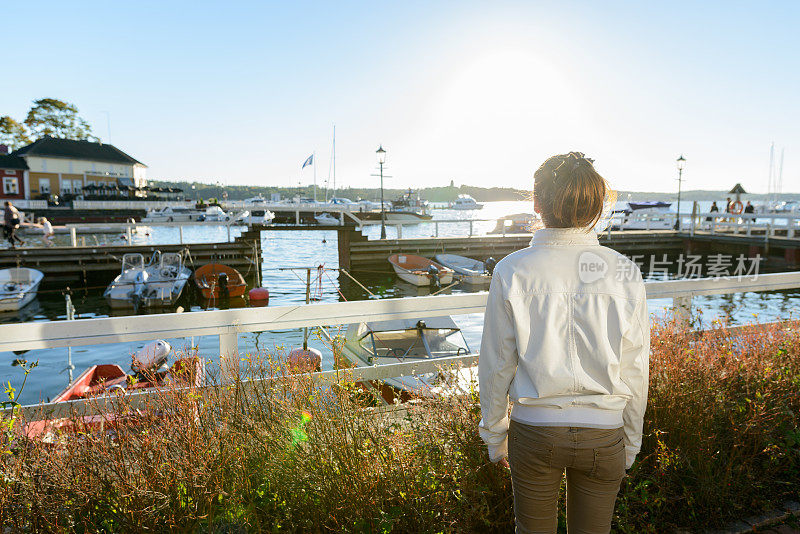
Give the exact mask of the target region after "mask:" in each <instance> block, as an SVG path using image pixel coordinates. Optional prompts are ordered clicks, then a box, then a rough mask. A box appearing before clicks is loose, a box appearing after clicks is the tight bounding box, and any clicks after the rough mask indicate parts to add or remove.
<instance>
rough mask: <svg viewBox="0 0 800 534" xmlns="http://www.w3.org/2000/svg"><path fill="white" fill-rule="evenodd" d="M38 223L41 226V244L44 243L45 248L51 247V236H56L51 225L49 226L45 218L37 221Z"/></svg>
mask: <svg viewBox="0 0 800 534" xmlns="http://www.w3.org/2000/svg"><path fill="white" fill-rule="evenodd" d="M39 222H40V223H41V225H42V243H44V246H46V247H52V246H53V236H54V235H56V233H55V232H54V231H53V225H52V224H50V221H48V220H47V217H42V218H41V219H39Z"/></svg>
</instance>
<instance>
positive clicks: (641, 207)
mask: <svg viewBox="0 0 800 534" xmlns="http://www.w3.org/2000/svg"><path fill="white" fill-rule="evenodd" d="M627 204H628V205H627V207H626V208H625V209H621V210H615V211H614V219H613V220H612V222H611V229H612V230H671V229H672V228H674V227H675V216H674V214H673V213H672V212H671V211H670V210H669V207H670V206H671V205H672V203H671V202H663V201H660V200H656V201H645V202H630V201H629V202H628V203H627Z"/></svg>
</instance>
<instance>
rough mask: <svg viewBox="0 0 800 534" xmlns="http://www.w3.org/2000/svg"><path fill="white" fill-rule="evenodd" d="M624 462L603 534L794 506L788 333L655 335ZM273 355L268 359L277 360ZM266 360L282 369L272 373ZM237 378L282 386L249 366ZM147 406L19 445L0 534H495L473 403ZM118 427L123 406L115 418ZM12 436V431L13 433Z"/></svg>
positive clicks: (266, 393) (343, 394)
mask: <svg viewBox="0 0 800 534" xmlns="http://www.w3.org/2000/svg"><path fill="white" fill-rule="evenodd" d="M652 346H653V351H652V356H651V389H650V404H649V408H648V412H647V416H646V423H645V424H646V428H645V434H646V435H645V440H644V448H643V452H642V454H641V456H640V460H639V461H638V462H637V464H636V465H635V467H634V469H633V470H632V471H631V473H630V476H629V477H628V478H627V479H626V481H625V482H624V484H623V488H622V491H621V495H620V499H619V501H618V506H617V514H616V518H615V529H616V530H619V531H624V532H645V531H653V532H663V531H665V530H670V529H672V528H675V527H683V528H690V529H693V530H695V529H697V530H699V529H701V528H705V527H713V526H719V525H722V524H724V523H725V522H726V521H728V520H730V519H732V518H741V517H743V516H749V515H752V513H753V512H755V511H757V510H759V509H762V508H769V507H770V506H772V505H775V504H779V503H781V502H782V501H783V500H785V499H787V498H794V499H795V500H796V499H797V491H798V489H797V488H798V487H800V470H799V468H800V444H799V443H800V432H798V425H797V422H798V417H799V416H800V415H799V414H800V333H798V332H797V331H794V330H779V329H776V328H773V329H768V330H766V331H763V332H758V333H753V334H747V335H743V336H739V337H732V336H731V335H730V334H729V333H728V332H727V330H725V329H724V328H716V329H714V330H712V331H711V332H709V333H707V334H705V335H703V336H701V337H699V338H695V337H694V336H693V335H692V334H691V332H688V331H686V330H683V329H680V328H677V327H676V326H675V325H674V324H672V323H669V322H664V323H658V324H656V325H654V327H653V333H652ZM278 356H280V355H278ZM278 359H280V358H278ZM243 365H244V367H245V368H246V369H245V373H244V374H245V375H248V376H259V375H261V376H269V375H271V374H273V373H275V372H278V373H280V369H278V368H276V366H275V365H274V362H273V360H272V359H270V358H268V357H266V356H259V355H256V356H251V357H248V358H247V359H246V361H245V362H244V363H243ZM211 382H212V385H211V386H210V387H208V388H207V389H206V390H205V391H204V392H203V393H202V394H201V393H200V392H196V391H195V392H192V391H189V392H182V393H180V394H178V393H175V392H171V391H163V392H162V393H161V394H160V395H159V398H158V406H156V407H154V409H153V410H151V411H148V412H147V413H146V414H145V417H146V418H147V421H146V422H147V424H144V425H137V426H127V427H126V426H123V427H121V428H118V429H116V430H114V431H103V432H98V431H87V432H70V433H65V434H64V435H63V436H61V437H60V438H59V439H58V440H57V443H56V444H50V445H47V444H43V443H41V442H32V441H26V440H24V439H21V438H19V437H17V438H16V439H14V440H13V441H12V442H11V443H10V449H9V450H8V451H7V453H6V454H3V455H2V459H0V469H2V472H3V475H4V477H3V480H2V481H0V516H2V517H0V523H1V524H3V525H8V526H11V527H12V528H13V529H17V530H19V531H24V532H33V531H35V532H40V531H41V532H63V531H79V532H98V531H105V532H128V531H132V532H167V531H170V532H172V531H201V532H240V531H241V532H245V531H247V532H284V531H287V532H294V531H302V532H305V531H310V532H317V531H345V532H491V531H501V532H508V531H510V530H511V529H512V525H513V516H512V512H511V496H510V493H511V491H510V490H511V487H510V480H509V478H508V475H507V474H506V473H505V472H504V471H502V470H501V469H499V468H497V467H496V466H493V465H490V464H488V463H487V460H486V456H485V450H484V447H483V444H482V443H481V441H480V438H479V437H478V435H477V422H478V420H479V418H480V413H479V408H478V404H477V395H476V394H473V395H462V396H454V397H450V398H443V399H437V400H432V401H425V402H421V403H418V404H413V405H410V406H408V409H407V410H404V411H403V412H402V413H394V414H393V413H388V412H385V411H381V410H377V409H374V408H372V409H364V408H363V406H364V405H365V404H369V403H370V398H369V397H367V396H365V394H364V393H363V392H362V391H361V390H360V389H359V388H357V387H355V386H354V385H353V384H341V385H339V386H336V387H334V388H331V389H328V390H325V391H320V390H319V389H316V388H315V387H314V386H313V385H312V384H311V383H310V382H309V381H308V380H307V379H306V378H305V377H297V376H295V377H291V378H287V379H286V380H282V381H278V382H271V383H263V384H261V385H258V386H255V387H252V386H251V385H248V383H246V382H245V381H242V380H240V379H238V378H237V379H234V380H233V381H231V382H230V383H226V384H225V385H220V383H219V381H218V380H215V379H214V377H212V379H211ZM119 410H120V411H124V410H125V407H124V405H121V406H120V407H119ZM20 426H21V425H20V422H17V424H15V426H14V431H15V432H17V433H18V432H19V429H20Z"/></svg>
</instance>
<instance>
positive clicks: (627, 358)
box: [620, 282, 650, 469]
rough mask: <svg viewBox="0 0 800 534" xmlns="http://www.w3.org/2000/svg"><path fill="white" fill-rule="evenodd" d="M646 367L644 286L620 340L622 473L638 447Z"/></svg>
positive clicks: (647, 330) (647, 334) (647, 340)
mask: <svg viewBox="0 0 800 534" xmlns="http://www.w3.org/2000/svg"><path fill="white" fill-rule="evenodd" d="M640 283H641V282H640ZM649 366H650V314H649V313H648V311H647V298H646V297H645V291H644V283H642V287H641V298H640V299H639V300H638V301H637V303H636V307H635V309H634V314H633V317H632V319H631V324H630V327H629V330H628V332H627V333H626V334H625V336H624V337H623V340H622V358H621V365H620V374H621V379H622V381H623V382H624V383H625V385H626V386H628V389H630V391H631V394H632V397H631V399H630V400H629V401H628V404H627V405H626V406H625V410H624V411H623V412H622V421H623V424H624V428H625V469H629V468H630V467H631V465H633V461H634V460H635V459H636V455H637V454H639V449H641V447H642V426H643V424H644V411H645V409H646V408H647V388H648V385H649Z"/></svg>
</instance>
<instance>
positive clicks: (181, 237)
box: [178, 225, 231, 245]
mask: <svg viewBox="0 0 800 534" xmlns="http://www.w3.org/2000/svg"><path fill="white" fill-rule="evenodd" d="M230 231H231V227H230V226H228V241H230V240H231V236H230ZM178 236H179V237H180V244H181V245H183V225H179V226H178Z"/></svg>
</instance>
